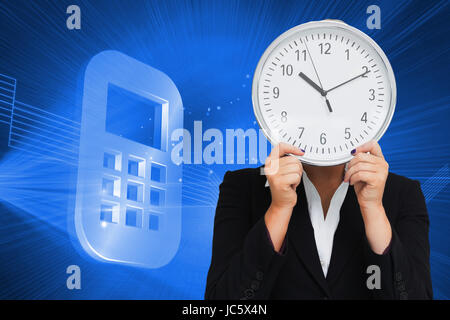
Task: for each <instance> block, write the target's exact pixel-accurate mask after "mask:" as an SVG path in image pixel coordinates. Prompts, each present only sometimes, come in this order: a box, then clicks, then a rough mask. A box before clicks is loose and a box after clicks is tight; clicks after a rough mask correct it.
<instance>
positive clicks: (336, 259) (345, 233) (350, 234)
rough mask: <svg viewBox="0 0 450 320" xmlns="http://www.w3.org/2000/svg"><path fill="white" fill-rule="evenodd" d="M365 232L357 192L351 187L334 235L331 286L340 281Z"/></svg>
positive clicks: (329, 268) (329, 280) (329, 272)
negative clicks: (339, 278) (340, 276)
mask: <svg viewBox="0 0 450 320" xmlns="http://www.w3.org/2000/svg"><path fill="white" fill-rule="evenodd" d="M363 231H364V222H363V220H362V216H361V211H360V208H359V204H358V200H357V197H356V194H355V190H354V188H353V187H352V186H349V187H348V191H347V195H346V196H345V200H344V203H343V204H342V207H341V210H340V219H339V224H338V227H337V229H336V232H335V234H334V240H333V251H332V254H331V260H330V266H329V267H328V273H327V279H326V280H327V282H328V283H329V284H330V285H331V284H332V283H333V282H334V281H336V280H337V279H338V277H339V275H340V274H341V272H342V271H343V269H344V266H345V264H346V262H347V261H348V260H349V259H350V258H351V256H352V254H353V253H354V251H355V249H356V248H357V246H358V245H360V244H361V237H362V235H363Z"/></svg>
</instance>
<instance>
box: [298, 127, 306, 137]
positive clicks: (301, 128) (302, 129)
mask: <svg viewBox="0 0 450 320" xmlns="http://www.w3.org/2000/svg"><path fill="white" fill-rule="evenodd" d="M298 129H299V130H300V135H299V136H298V138H299V139H300V138H301V137H302V135H303V131H305V127H298Z"/></svg>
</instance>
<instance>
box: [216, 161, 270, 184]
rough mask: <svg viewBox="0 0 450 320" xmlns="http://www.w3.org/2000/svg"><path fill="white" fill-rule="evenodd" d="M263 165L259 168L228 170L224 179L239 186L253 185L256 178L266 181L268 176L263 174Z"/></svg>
mask: <svg viewBox="0 0 450 320" xmlns="http://www.w3.org/2000/svg"><path fill="white" fill-rule="evenodd" d="M262 168H263V166H261V167H257V168H244V169H239V170H234V171H227V172H226V173H225V175H224V177H223V181H225V180H226V181H227V182H231V183H233V184H236V185H239V186H246V187H250V188H251V187H253V185H254V183H256V180H258V181H259V180H261V181H263V180H264V183H265V181H266V177H265V176H264V175H263V174H261V170H262Z"/></svg>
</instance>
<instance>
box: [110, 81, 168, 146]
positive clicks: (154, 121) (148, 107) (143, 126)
mask: <svg viewBox="0 0 450 320" xmlns="http://www.w3.org/2000/svg"><path fill="white" fill-rule="evenodd" d="M161 112H162V105H161V104H160V103H157V102H155V101H152V100H150V99H148V98H146V97H142V96H140V95H138V94H135V93H133V92H130V91H128V90H125V89H123V88H120V87H118V86H115V85H113V84H109V85H108V102H107V108H106V131H107V132H109V133H112V134H115V135H118V136H121V137H123V138H126V139H130V140H133V141H136V142H139V143H142V144H144V145H146V146H149V147H152V148H155V149H159V150H161V145H162V141H161V139H162V138H161V136H162V135H161Z"/></svg>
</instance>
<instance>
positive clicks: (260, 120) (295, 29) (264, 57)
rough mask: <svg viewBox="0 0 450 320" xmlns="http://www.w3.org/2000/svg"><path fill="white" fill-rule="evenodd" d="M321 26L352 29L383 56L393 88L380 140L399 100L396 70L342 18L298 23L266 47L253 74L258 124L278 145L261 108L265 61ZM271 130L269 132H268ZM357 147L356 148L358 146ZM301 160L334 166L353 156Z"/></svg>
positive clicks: (367, 39)
mask: <svg viewBox="0 0 450 320" xmlns="http://www.w3.org/2000/svg"><path fill="white" fill-rule="evenodd" d="M321 27H333V28H336V29H344V30H346V31H350V32H352V33H355V34H356V36H358V37H361V38H362V39H363V40H365V41H366V42H367V43H368V44H369V45H371V46H372V47H373V48H374V49H375V51H376V52H377V54H378V55H379V57H380V58H381V60H382V62H383V64H384V66H385V68H386V71H387V77H388V79H389V82H390V89H391V101H390V108H389V110H388V114H387V116H386V118H385V120H384V122H383V125H382V126H381V128H380V130H378V132H377V133H376V134H375V136H374V137H373V138H372V140H375V141H378V140H380V139H381V137H382V136H383V135H384V133H385V132H386V130H387V128H388V127H389V125H390V123H391V121H392V118H393V116H394V111H395V107H396V102H397V85H396V82H395V75H394V71H393V69H392V66H391V64H390V62H389V59H388V58H387V56H386V54H385V53H384V51H383V49H381V47H380V46H379V45H378V44H377V43H376V42H375V40H373V39H372V38H371V37H369V36H368V35H367V34H365V33H364V32H362V31H361V30H359V29H357V28H355V27H353V26H350V25H349V24H347V23H345V22H343V21H340V20H330V19H327V20H321V21H310V22H306V23H303V24H300V25H297V26H295V27H293V28H290V29H288V30H286V31H285V32H283V33H282V34H280V35H279V36H278V37H277V38H275V40H273V41H272V42H271V43H270V45H269V46H268V47H267V48H266V50H265V51H264V53H263V55H262V56H261V58H260V59H259V61H258V64H257V67H256V69H255V73H254V75H253V83H252V104H253V113H254V114H255V117H256V121H257V122H258V125H259V127H260V129H261V130H262V131H263V133H264V135H265V136H266V138H267V139H268V140H269V142H270V143H271V144H272V145H276V144H278V143H279V142H278V141H274V138H273V137H271V134H269V132H272V131H271V130H270V129H269V126H267V123H266V122H265V121H264V117H263V115H262V113H261V109H260V106H259V100H258V90H259V82H260V79H261V73H262V69H263V66H264V63H265V62H266V61H267V58H268V57H269V55H270V54H271V53H272V52H273V50H274V49H275V48H276V47H277V46H278V45H279V44H280V43H281V42H283V41H284V40H285V39H287V38H289V37H291V36H292V35H293V34H295V33H297V32H299V31H305V30H308V29H314V28H321ZM268 131H269V132H268ZM361 145H362V144H359V145H357V146H356V147H359V146H361ZM356 147H355V148H356ZM296 158H298V159H299V160H300V161H301V162H303V163H306V164H310V165H315V166H334V165H340V164H344V163H347V162H349V161H350V160H351V159H352V158H353V156H352V155H351V154H349V155H348V156H347V157H344V158H339V159H335V160H311V159H305V158H304V157H302V156H296Z"/></svg>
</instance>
